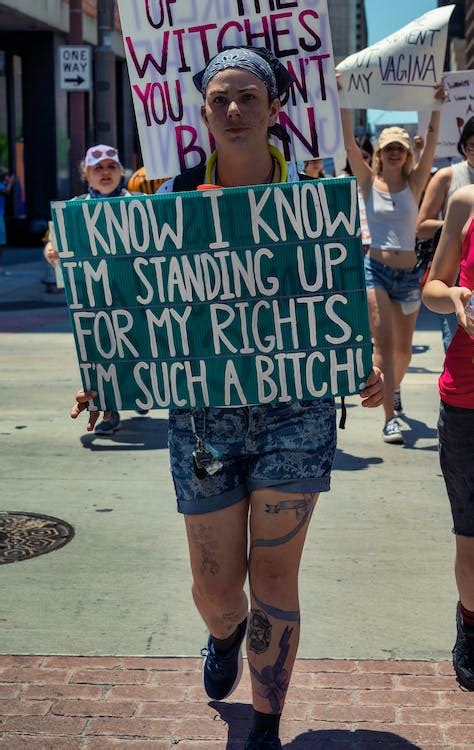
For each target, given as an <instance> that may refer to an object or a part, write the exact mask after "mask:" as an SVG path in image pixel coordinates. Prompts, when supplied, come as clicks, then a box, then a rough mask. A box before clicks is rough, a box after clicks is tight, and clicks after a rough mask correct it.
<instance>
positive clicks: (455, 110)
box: [418, 70, 474, 159]
mask: <svg viewBox="0 0 474 750" xmlns="http://www.w3.org/2000/svg"><path fill="white" fill-rule="evenodd" d="M444 85H445V87H446V90H447V92H448V99H447V101H446V102H445V103H444V105H443V109H442V110H441V121H440V124H439V134H438V143H437V145H436V154H435V156H436V158H438V159H445V158H447V157H451V156H459V151H458V141H459V136H460V135H461V130H462V129H463V127H464V125H465V123H466V122H467V121H468V120H469V118H470V117H474V70H456V71H453V72H452V73H445V74H444ZM428 119H429V113H427V112H420V114H419V116H418V123H419V131H420V133H423V132H425V131H426V128H427V127H428Z"/></svg>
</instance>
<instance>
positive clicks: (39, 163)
mask: <svg viewBox="0 0 474 750" xmlns="http://www.w3.org/2000/svg"><path fill="white" fill-rule="evenodd" d="M100 1H101V0H82V12H81V14H80V16H81V17H80V25H81V27H82V28H81V32H82V38H83V44H84V45H88V46H90V47H91V48H92V59H94V57H95V54H96V52H97V49H98V23H97V12H98V2H99V3H100ZM71 4H72V0H71ZM69 41H70V6H69V3H68V2H67V1H66V0H0V167H1V168H6V169H8V171H9V172H11V173H14V174H15V175H16V178H17V179H16V185H15V190H14V197H13V199H12V200H11V201H10V204H11V205H10V206H9V212H8V214H9V215H8V214H7V219H8V222H7V223H8V225H9V232H8V238H9V241H10V242H11V243H12V244H20V245H21V244H23V243H27V242H31V240H32V239H36V237H34V235H35V234H38V233H39V232H40V231H41V226H40V220H43V221H44V219H45V218H47V217H48V216H49V213H50V208H49V202H50V200H52V199H57V198H68V197H70V196H71V183H73V182H74V180H72V179H71V169H72V168H71V165H70V159H69V155H70V144H71V142H70V118H69V116H68V115H69V107H70V104H71V102H70V97H71V96H78V94H77V93H73V94H69V93H68V92H67V91H64V90H61V88H60V85H59V83H60V82H59V78H60V71H59V47H60V46H61V45H65V44H68V43H69ZM110 45H111V52H112V60H113V64H114V66H115V70H114V73H115V83H116V85H115V87H114V88H115V96H114V98H115V106H114V107H113V117H114V118H115V122H114V123H113V125H114V127H113V128H112V131H113V133H114V140H115V143H114V144H113V145H117V146H118V148H119V150H120V153H121V154H122V156H123V160H124V163H125V164H127V165H128V164H130V166H135V164H134V160H135V161H136V158H135V151H136V138H135V126H134V115H133V108H132V103H131V96H130V91H129V88H130V87H129V83H128V75H127V72H126V63H125V58H124V52H123V44H122V39H121V35H120V32H119V30H118V26H117V28H115V29H114V30H113V32H112V34H111V35H110ZM92 67H93V68H94V66H92ZM82 96H83V102H84V107H83V111H84V123H83V130H84V138H85V142H86V143H87V144H89V143H93V142H94V141H95V137H96V134H97V132H96V131H97V128H96V121H95V118H94V102H93V94H92V91H89V92H85V93H83V94H82ZM81 127H82V124H81ZM95 142H97V141H95ZM106 142H107V141H106ZM74 176H75V175H74ZM36 226H37V227H38V229H35V227H36Z"/></svg>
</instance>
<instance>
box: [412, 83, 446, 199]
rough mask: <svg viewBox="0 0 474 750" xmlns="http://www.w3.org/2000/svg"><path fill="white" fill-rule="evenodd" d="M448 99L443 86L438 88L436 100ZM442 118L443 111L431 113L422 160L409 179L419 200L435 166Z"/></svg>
mask: <svg viewBox="0 0 474 750" xmlns="http://www.w3.org/2000/svg"><path fill="white" fill-rule="evenodd" d="M446 97H447V92H446V89H445V88H444V86H443V85H442V84H440V85H439V86H436V89H435V99H436V100H437V101H440V102H444V101H445V99H446ZM440 118H441V111H440V110H439V109H438V110H436V109H435V110H433V112H432V113H431V117H430V121H429V123H428V130H427V131H426V135H425V145H424V147H423V151H422V152H421V156H420V160H419V162H418V164H417V165H416V166H415V167H414V168H413V170H412V171H411V172H410V175H409V177H408V183H409V185H410V187H411V189H412V190H413V192H414V194H415V198H416V199H417V200H419V199H420V198H421V194H422V192H423V190H424V189H425V187H426V184H427V182H428V179H429V176H430V170H431V167H432V165H433V159H434V154H435V149H436V143H437V141H438V131H439V121H440Z"/></svg>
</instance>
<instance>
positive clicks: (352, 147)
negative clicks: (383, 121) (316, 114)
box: [341, 108, 374, 197]
mask: <svg viewBox="0 0 474 750" xmlns="http://www.w3.org/2000/svg"><path fill="white" fill-rule="evenodd" d="M341 122H342V134H343V136H344V147H345V149H346V153H347V160H348V162H349V164H350V167H351V170H352V174H353V175H354V177H357V180H358V182H359V186H360V188H361V190H362V193H363V195H364V197H367V195H368V193H369V191H370V188H371V187H372V183H373V181H374V173H373V172H372V170H371V168H370V167H369V165H368V164H367V163H366V162H365V161H364V159H363V158H362V152H361V150H360V148H359V145H358V143H357V141H356V139H355V137H354V128H353V124H352V117H351V110H349V109H344V108H341Z"/></svg>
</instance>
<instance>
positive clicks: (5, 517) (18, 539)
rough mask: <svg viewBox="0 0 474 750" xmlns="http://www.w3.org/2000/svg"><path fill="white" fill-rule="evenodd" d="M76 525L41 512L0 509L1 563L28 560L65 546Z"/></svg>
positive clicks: (71, 536)
mask: <svg viewBox="0 0 474 750" xmlns="http://www.w3.org/2000/svg"><path fill="white" fill-rule="evenodd" d="M73 536H74V529H73V527H72V526H71V525H70V524H68V523H66V521H62V520H61V519H60V518H53V517H52V516H44V515H42V514H40V513H23V512H16V511H9V510H6V511H0V565H5V564H7V563H13V562H19V561H20V560H29V559H31V558H32V557H38V556H39V555H45V554H46V553H47V552H53V551H54V550H55V549H60V548H61V547H64V545H65V544H67V543H68V542H70V541H71V539H72V538H73Z"/></svg>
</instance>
